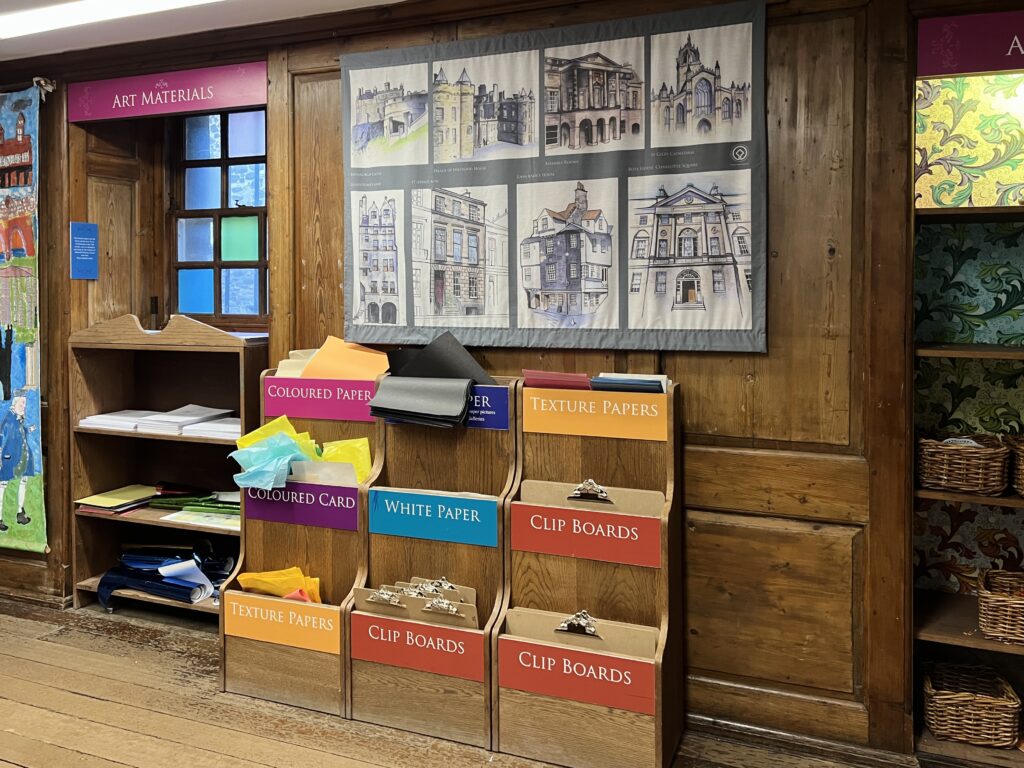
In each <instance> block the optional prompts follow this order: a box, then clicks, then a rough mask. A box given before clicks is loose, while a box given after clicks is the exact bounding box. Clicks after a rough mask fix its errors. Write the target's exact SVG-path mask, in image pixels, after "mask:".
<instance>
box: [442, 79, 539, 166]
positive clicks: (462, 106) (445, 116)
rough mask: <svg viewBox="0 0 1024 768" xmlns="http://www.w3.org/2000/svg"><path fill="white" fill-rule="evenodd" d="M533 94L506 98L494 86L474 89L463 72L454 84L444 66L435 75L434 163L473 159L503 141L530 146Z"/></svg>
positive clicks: (522, 91) (532, 129)
mask: <svg viewBox="0 0 1024 768" xmlns="http://www.w3.org/2000/svg"><path fill="white" fill-rule="evenodd" d="M534 101H535V99H534V95H533V92H532V91H529V92H527V91H526V89H521V90H520V92H519V93H512V94H511V95H506V92H505V91H499V90H498V85H497V84H496V83H495V84H494V85H493V86H492V87H491V88H490V90H488V89H487V86H485V85H479V86H474V84H473V81H472V79H471V78H470V76H469V73H468V72H467V71H466V70H465V69H463V70H462V74H461V75H459V79H458V80H456V81H455V82H454V83H451V82H449V81H448V77H447V75H446V74H445V71H444V67H441V68H440V69H438V71H437V73H436V74H435V75H434V89H433V102H432V107H433V122H432V124H431V125H432V129H433V142H434V160H435V161H436V162H442V163H443V162H452V161H454V160H463V159H467V158H471V157H473V154H474V152H475V151H476V150H478V149H481V148H483V147H487V146H491V145H494V144H498V143H499V142H504V143H506V144H514V145H520V146H523V145H527V144H532V143H533V142H534V141H535V137H534V121H535V112H534V109H535V105H534Z"/></svg>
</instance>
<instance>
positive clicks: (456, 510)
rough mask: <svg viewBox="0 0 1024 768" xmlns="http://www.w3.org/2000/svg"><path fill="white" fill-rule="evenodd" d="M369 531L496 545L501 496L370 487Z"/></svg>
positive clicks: (389, 534)
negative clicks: (498, 497) (454, 494)
mask: <svg viewBox="0 0 1024 768" xmlns="http://www.w3.org/2000/svg"><path fill="white" fill-rule="evenodd" d="M370 533H380V534H385V535H387V536H408V537H409V538H413V539H430V540H433V541H450V542H453V543H455V544H475V545H477V546H480V547H496V546H498V500H497V499H496V498H493V497H486V496H482V497H476V496H469V497H467V496H445V495H442V494H434V493H416V492H411V491H392V490H385V489H377V488H371V489H370Z"/></svg>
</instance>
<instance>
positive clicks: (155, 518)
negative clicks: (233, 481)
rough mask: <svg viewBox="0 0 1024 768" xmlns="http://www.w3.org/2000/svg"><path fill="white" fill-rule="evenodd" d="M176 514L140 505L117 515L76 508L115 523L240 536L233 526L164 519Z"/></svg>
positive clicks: (88, 515)
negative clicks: (223, 526) (194, 523)
mask: <svg viewBox="0 0 1024 768" xmlns="http://www.w3.org/2000/svg"><path fill="white" fill-rule="evenodd" d="M172 514H174V510H171V509H154V508H153V507H139V508H138V509H133V510H130V511H129V512H121V513H120V514H116V515H104V514H102V513H99V512H89V511H86V510H82V509H76V510H75V515H76V516H78V517H91V518H93V519H96V520H110V521H111V522H115V523H136V524H142V525H154V526H157V527H160V528H175V529H177V530H179V531H196V532H197V533H213V534H217V535H221V536H238V535H239V531H237V530H232V529H231V528H218V527H217V526H215V525H193V524H189V523H181V522H178V521H176V520H164V519H163V518H164V517H165V516H167V515H172Z"/></svg>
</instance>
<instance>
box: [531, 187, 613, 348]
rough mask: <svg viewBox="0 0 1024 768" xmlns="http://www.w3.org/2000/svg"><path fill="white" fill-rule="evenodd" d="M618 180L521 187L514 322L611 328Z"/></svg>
mask: <svg viewBox="0 0 1024 768" xmlns="http://www.w3.org/2000/svg"><path fill="white" fill-rule="evenodd" d="M617 209H618V180H616V179H587V180H583V181H552V182H541V183H537V184H521V185H520V186H519V188H518V202H517V217H518V220H519V222H518V235H517V237H518V241H519V248H518V277H519V311H518V318H519V325H520V327H523V328H616V327H618V297H617V285H618V281H617V279H616V269H617V266H616V264H617V259H616V247H615V243H616V235H615V232H616V229H615V227H616V222H617V219H618V216H617Z"/></svg>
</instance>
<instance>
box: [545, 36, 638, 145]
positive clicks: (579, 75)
mask: <svg viewBox="0 0 1024 768" xmlns="http://www.w3.org/2000/svg"><path fill="white" fill-rule="evenodd" d="M544 89H545V93H544V99H545V101H544V144H545V146H548V147H566V148H569V149H580V148H584V147H593V146H597V145H600V144H606V143H608V142H613V141H618V140H620V139H622V138H624V137H625V136H627V135H631V136H642V135H643V130H644V128H643V125H644V108H645V105H644V93H643V81H642V80H641V79H640V77H639V75H638V74H637V72H636V70H635V69H634V68H633V67H632V65H630V64H628V63H624V64H619V63H618V62H615V61H612V60H611V59H610V58H608V57H607V56H605V55H604V54H602V53H600V52H597V51H595V52H593V53H588V54H586V55H584V56H579V57H577V58H573V59H566V58H558V57H554V56H548V57H546V58H545V60H544Z"/></svg>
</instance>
